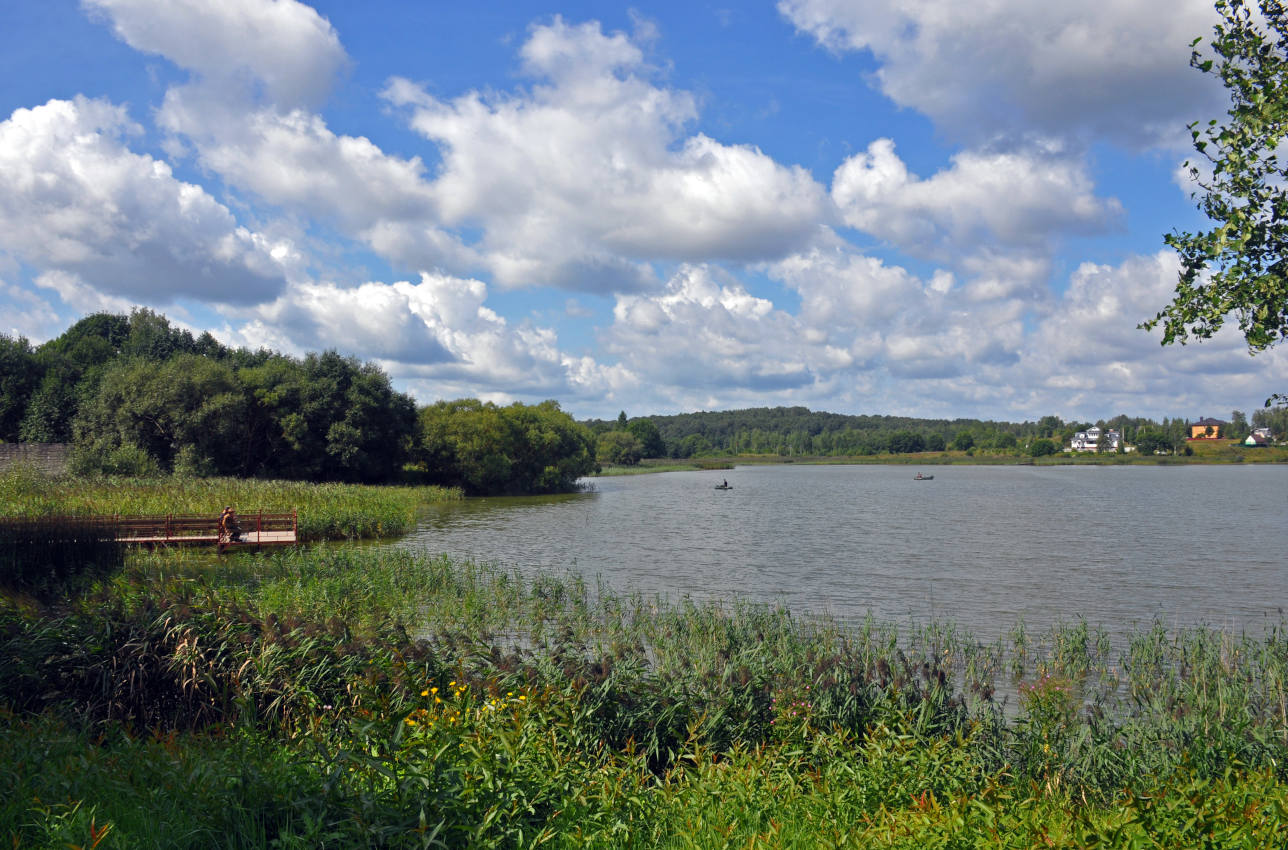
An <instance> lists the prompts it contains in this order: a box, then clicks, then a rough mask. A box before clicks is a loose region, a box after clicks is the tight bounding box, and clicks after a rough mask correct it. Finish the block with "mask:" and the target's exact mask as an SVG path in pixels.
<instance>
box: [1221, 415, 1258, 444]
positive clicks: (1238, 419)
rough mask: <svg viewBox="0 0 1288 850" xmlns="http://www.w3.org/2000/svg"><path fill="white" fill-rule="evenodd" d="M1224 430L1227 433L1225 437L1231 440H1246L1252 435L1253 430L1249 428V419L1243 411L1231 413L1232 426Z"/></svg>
mask: <svg viewBox="0 0 1288 850" xmlns="http://www.w3.org/2000/svg"><path fill="white" fill-rule="evenodd" d="M1223 430H1224V431H1225V436H1227V437H1229V438H1230V439H1231V440H1245V439H1247V437H1248V434H1250V433H1252V429H1251V428H1249V427H1248V417H1247V416H1246V415H1244V412H1243V411H1242V410H1234V411H1231V412H1230V424H1229V426H1228V427H1226V428H1225V429H1223Z"/></svg>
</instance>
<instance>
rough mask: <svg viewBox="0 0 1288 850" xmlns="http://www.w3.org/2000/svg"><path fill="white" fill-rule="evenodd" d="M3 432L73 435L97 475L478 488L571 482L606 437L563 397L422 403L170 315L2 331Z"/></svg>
mask: <svg viewBox="0 0 1288 850" xmlns="http://www.w3.org/2000/svg"><path fill="white" fill-rule="evenodd" d="M0 440H4V441H8V442H49V443H71V444H72V446H73V452H72V457H73V460H72V464H73V469H74V471H76V472H80V473H84V474H95V473H98V474H120V475H147V474H154V473H168V472H174V473H179V474H186V475H199V476H208V475H230V476H240V477H268V478H288V479H299V480H313V481H326V480H331V481H350V482H362V483H379V482H387V481H394V480H403V481H407V480H413V481H422V482H424V483H434V484H446V485H450V486H460V487H462V488H464V489H465V490H466V491H467V492H471V493H502V492H554V491H559V490H567V489H571V488H572V487H573V486H574V483H575V481H576V480H577V478H579V477H581V476H583V475H587V474H589V473H590V472H592V471H593V470H594V468H595V455H594V443H593V439H592V437H591V435H590V433H589V431H588V430H587V429H586V428H584V427H583V426H581V425H578V424H577V423H576V422H575V421H574V420H573V419H572V417H571V416H569V415H568V414H567V413H564V412H563V411H562V410H560V409H559V405H558V404H556V403H555V402H553V401H551V402H545V403H543V404H540V405H536V406H527V405H522V404H515V405H511V406H509V407H498V406H496V405H493V404H490V403H489V404H484V403H482V402H478V401H475V400H463V401H458V402H452V403H446V402H444V403H440V404H437V405H430V406H428V407H424V408H421V409H419V410H418V409H417V406H416V404H415V402H414V401H413V399H412V398H411V397H410V396H408V395H406V394H404V393H401V392H398V391H396V390H395V389H394V388H393V386H392V384H391V382H390V380H389V377H388V376H387V375H386V374H385V373H384V372H383V371H381V370H380V369H379V368H378V367H377V366H375V365H373V364H370V363H363V362H360V361H359V360H357V359H356V358H353V357H344V356H341V355H340V354H338V353H336V352H335V351H325V352H322V353H310V354H307V355H306V356H304V357H302V358H297V357H291V356H288V355H284V354H280V353H277V352H272V351H268V350H259V351H250V350H247V349H237V348H230V347H227V346H225V345H222V344H221V343H219V342H218V341H217V340H216V339H215V338H214V337H213V336H211V335H210V334H209V333H203V334H201V335H199V336H196V337H194V336H193V335H192V334H191V333H190V332H188V331H186V330H183V329H180V328H175V327H173V326H172V325H171V324H170V322H169V320H168V319H166V318H165V317H164V316H161V315H158V314H156V313H153V312H151V311H149V310H142V309H141V310H135V311H134V312H132V313H131V314H130V315H129V316H124V315H111V314H106V313H100V314H95V315H92V316H88V317H86V318H84V319H82V320H80V321H79V322H77V323H75V324H74V325H72V326H71V327H70V328H68V330H67V331H66V332H64V333H63V334H62V335H60V336H58V337H57V338H55V339H52V340H50V341H48V342H46V343H44V344H42V345H40V346H36V347H33V346H31V345H30V344H29V343H28V342H27V340H25V339H23V338H21V337H18V338H12V337H8V336H4V335H0Z"/></svg>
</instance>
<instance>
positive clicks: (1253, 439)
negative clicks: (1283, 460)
mask: <svg viewBox="0 0 1288 850" xmlns="http://www.w3.org/2000/svg"><path fill="white" fill-rule="evenodd" d="M1271 439H1272V438H1271V435H1270V429H1269V428H1254V429H1253V431H1252V433H1251V434H1249V435H1248V439H1246V440H1244V441H1243V444H1244V445H1245V446H1268V445H1270V441H1271Z"/></svg>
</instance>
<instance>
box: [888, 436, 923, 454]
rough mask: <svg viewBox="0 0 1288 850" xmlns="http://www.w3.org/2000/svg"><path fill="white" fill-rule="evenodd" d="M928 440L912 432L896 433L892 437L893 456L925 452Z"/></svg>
mask: <svg viewBox="0 0 1288 850" xmlns="http://www.w3.org/2000/svg"><path fill="white" fill-rule="evenodd" d="M925 449H926V439H925V438H924V437H922V436H921V435H920V434H917V433H914V432H912V431H895V432H894V433H893V434H891V435H890V453H891V454H913V453H915V452H920V451H925Z"/></svg>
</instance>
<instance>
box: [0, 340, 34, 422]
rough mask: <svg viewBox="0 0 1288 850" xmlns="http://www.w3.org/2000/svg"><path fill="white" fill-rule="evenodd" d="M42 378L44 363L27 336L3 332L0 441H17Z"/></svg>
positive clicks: (0, 350)
mask: <svg viewBox="0 0 1288 850" xmlns="http://www.w3.org/2000/svg"><path fill="white" fill-rule="evenodd" d="M39 381H40V365H39V363H38V361H37V360H36V355H35V353H34V352H33V351H32V350H31V345H30V344H29V343H28V342H27V340H26V339H25V338H24V337H18V338H17V339H13V338H11V337H8V336H5V335H4V334H0V442H10V443H12V442H16V441H17V440H18V426H19V425H20V424H21V422H22V417H23V415H24V413H25V412H26V410H27V405H28V402H29V400H30V398H31V394H32V393H33V392H35V390H36V387H37V386H38V384H39Z"/></svg>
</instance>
